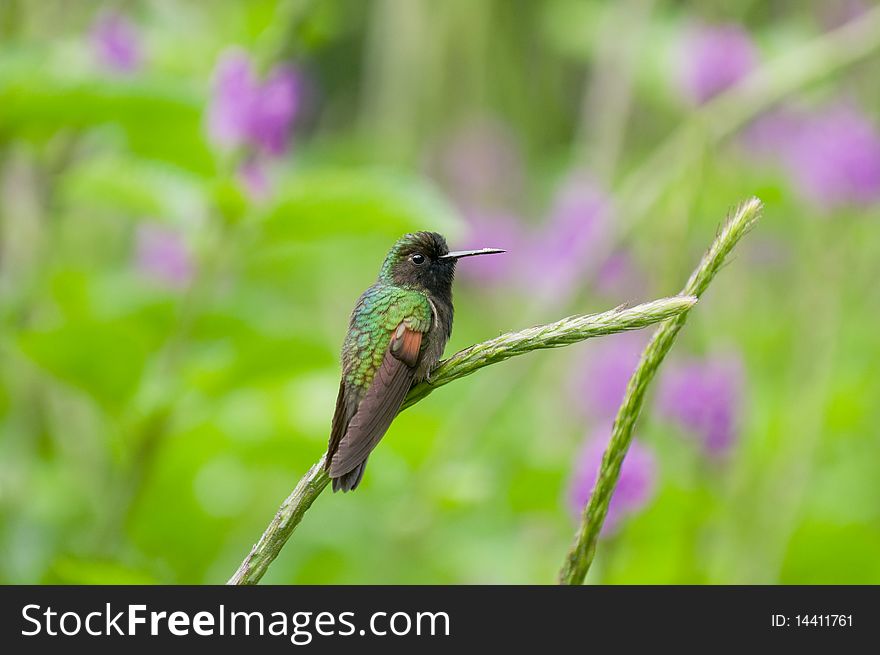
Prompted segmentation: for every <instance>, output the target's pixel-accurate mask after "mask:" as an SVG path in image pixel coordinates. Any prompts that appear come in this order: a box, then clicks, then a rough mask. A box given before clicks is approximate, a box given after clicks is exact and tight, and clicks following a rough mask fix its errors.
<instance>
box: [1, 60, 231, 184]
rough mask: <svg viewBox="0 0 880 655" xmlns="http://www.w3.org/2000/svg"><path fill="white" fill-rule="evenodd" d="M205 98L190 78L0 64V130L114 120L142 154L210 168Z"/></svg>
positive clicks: (32, 131)
mask: <svg viewBox="0 0 880 655" xmlns="http://www.w3.org/2000/svg"><path fill="white" fill-rule="evenodd" d="M203 106H204V100H203V98H202V97H200V95H199V94H198V93H196V92H195V91H194V89H193V88H192V86H191V85H183V84H181V83H179V82H172V81H169V80H162V79H153V78H147V77H137V78H133V79H120V78H118V77H107V78H103V79H101V78H98V79H90V78H85V79H79V80H69V79H66V78H59V77H55V76H52V75H48V74H46V73H45V72H44V71H43V70H42V67H41V66H40V64H39V62H36V63H35V64H34V65H33V66H32V67H19V68H14V69H9V68H3V67H0V138H2V137H8V136H10V135H12V134H14V135H15V136H16V137H18V138H22V137H24V138H28V139H33V140H37V141H45V140H48V139H51V138H52V137H54V136H55V135H56V134H57V133H58V132H60V131H62V130H70V129H74V130H81V129H88V128H93V127H96V126H100V125H107V124H113V125H117V126H119V127H120V128H121V129H122V131H123V133H124V135H125V138H126V142H127V145H128V148H129V149H130V150H131V151H132V152H135V153H137V154H139V155H142V156H144V157H147V158H154V159H159V160H162V161H166V162H169V163H173V164H176V165H178V166H181V167H183V168H185V169H187V170H191V171H195V172H198V173H202V174H211V173H212V172H213V171H214V170H215V165H214V158H213V155H212V154H211V152H210V151H209V149H208V146H207V144H206V142H205V139H204V138H203V133H204V131H203V129H202V111H203Z"/></svg>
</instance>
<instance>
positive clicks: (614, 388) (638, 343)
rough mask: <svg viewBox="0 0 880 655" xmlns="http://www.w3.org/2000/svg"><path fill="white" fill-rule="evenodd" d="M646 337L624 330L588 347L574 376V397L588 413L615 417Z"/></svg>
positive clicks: (591, 415) (600, 416)
mask: <svg viewBox="0 0 880 655" xmlns="http://www.w3.org/2000/svg"><path fill="white" fill-rule="evenodd" d="M645 341H646V338H645V336H644V335H642V334H639V333H637V332H623V333H621V334H615V335H613V336H609V337H606V338H604V339H601V340H599V342H598V343H597V344H595V345H594V346H593V347H592V348H589V349H588V357H587V358H586V359H585V360H584V361H583V362H581V363H579V364H578V366H577V368H576V370H575V375H574V376H573V378H572V382H573V384H572V385H571V399H572V401H573V403H574V405H575V407H578V408H580V409H581V410H582V411H583V413H584V414H585V415H586V416H589V417H592V418H598V419H613V418H614V417H615V416H616V415H617V410H618V409H619V408H620V403H621V402H622V401H623V394H624V393H625V392H626V386H627V384H629V379H630V377H632V374H633V372H635V370H636V366H637V365H638V363H639V358H640V357H641V355H642V350H643V349H644V346H645Z"/></svg>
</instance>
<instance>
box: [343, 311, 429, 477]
mask: <svg viewBox="0 0 880 655" xmlns="http://www.w3.org/2000/svg"><path fill="white" fill-rule="evenodd" d="M421 345H422V333H421V332H416V331H414V330H410V329H409V328H407V327H406V325H405V324H404V323H401V324H400V325H398V326H397V329H396V330H395V331H394V334H393V335H392V337H391V342H390V343H389V344H388V350H387V351H386V352H385V357H384V359H383V360H382V365H381V366H380V367H379V369H378V370H377V371H376V374H375V375H374V376H373V382H372V383H371V384H370V387H369V388H368V389H367V392H366V393H365V394H364V396H363V398H362V399H361V400H360V403H359V404H358V405H357V410H356V411H355V413H354V415H353V416H352V417H351V420H350V421H349V422H348V423H347V427H346V429H345V432H344V434H343V435H342V437H341V438H340V439H339V440H338V443H337V444H334V443H333V437H334V436H335V435H336V432H337V421H336V417H334V420H333V431H332V433H331V442H330V449H329V451H328V458H329V462H330V477H331V478H338V477H341V476H343V475H345V474H346V473H348V472H350V471H352V470H354V469H355V468H357V467H358V466H360V465H361V464H363V463H364V462H365V461H366V459H367V456H368V455H369V454H370V452H371V451H372V450H373V448H375V447H376V444H378V443H379V440H380V439H381V438H382V436H383V435H384V434H385V431H386V430H388V426H389V425H391V421H393V420H394V417H395V416H396V415H397V412H398V411H399V410H400V406H401V405H402V404H403V399H404V398H405V397H406V392H407V391H409V388H410V386H412V382H413V377H414V376H415V371H416V365H417V364H418V359H419V351H420V349H421ZM343 396H344V394H343V392H342V389H340V401H337V416H338V415H339V414H340V407H339V404H338V403H339V402H342V404H343V405H345V404H346V403H345V401H344V399H343ZM343 419H344V416H342V417H340V422H341V421H342V420H343ZM334 445H335V447H334Z"/></svg>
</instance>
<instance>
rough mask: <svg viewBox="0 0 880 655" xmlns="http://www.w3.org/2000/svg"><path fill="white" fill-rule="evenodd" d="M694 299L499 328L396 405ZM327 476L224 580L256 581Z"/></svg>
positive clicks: (315, 469) (680, 308)
mask: <svg viewBox="0 0 880 655" xmlns="http://www.w3.org/2000/svg"><path fill="white" fill-rule="evenodd" d="M696 302H697V299H696V297H694V296H691V295H684V296H675V297H672V298H662V299H660V300H654V301H652V302H647V303H644V304H642V305H637V306H635V307H629V308H623V307H618V308H617V309H612V310H610V311H607V312H602V313H600V314H585V315H577V316H569V317H568V318H564V319H562V320H560V321H557V322H555V323H550V324H548V325H540V326H538V327H532V328H527V329H525V330H521V331H519V332H508V333H506V334H502V335H501V336H498V337H495V338H494V339H489V340H488V341H484V342H482V343H478V344H476V345H473V346H471V347H470V348H465V349H464V350H462V351H460V352H457V353H456V354H454V355H452V357H450V358H448V359H445V360H443V361H442V362H440V363H439V364H437V366H436V367H435V368H434V370H433V371H432V372H431V379H430V382H428V381H425V382H420V383H419V384H416V385H414V386H413V388H412V389H410V391H409V394H408V395H407V397H406V400H405V401H404V404H403V408H402V409H401V411H403V410H404V409H406V408H407V407H411V406H412V405H414V404H416V403H417V402H419V401H420V400H422V399H424V398H425V397H427V396H428V394H430V393H431V392H432V391H434V389H437V388H438V387H442V386H443V385H446V384H449V383H450V382H453V381H454V380H458V379H459V378H463V377H465V376H468V375H470V374H471V373H475V372H476V371H478V370H480V369H481V368H483V367H484V366H489V365H490V364H497V363H498V362H503V361H504V360H505V359H510V358H511V357H516V356H517V355H524V354H526V353H528V352H532V351H533V350H543V349H546V348H561V347H562V346H568V345H570V344H573V343H577V342H579V341H583V340H585V339H590V338H592V337H599V336H603V335H606V334H615V333H617V332H625V331H628V330H638V329H641V328H645V327H648V326H649V325H654V324H655V323H659V322H661V321H665V320H667V319H670V318H673V317H676V316H680V315H682V314H683V313H685V312H687V310H689V309H690V308H691V307H692V306H693V305H694V303H696ZM329 481H330V478H329V476H328V475H327V472H326V471H325V470H324V458H323V457H322V458H321V459H320V460H319V461H318V462H317V463H316V464H314V465H313V466H312V468H310V469H309V471H308V473H306V474H305V475H304V476H303V478H302V479H301V480H300V481H299V483H298V484H297V485H296V488H295V489H294V490H293V492H292V493H291V494H290V495H289V496H288V497H287V498H286V499H285V501H284V502H283V503H282V505H281V507H280V508H279V509H278V512H276V514H275V517H274V518H273V519H272V521H271V523H269V527H267V528H266V530H265V532H263V535H262V536H261V537H260V540H259V541H258V542H257V543H256V544H254V546H253V548H251V551H250V553H248V555H247V557H245V558H244V561H243V562H242V563H241V566H239V567H238V570H237V571H236V572H235V573H234V574H233V576H232V577H231V578H230V579H229V582H228V583H227V584H230V585H246V584H256V583H257V582H259V580H260V578H262V577H263V575H264V574H265V573H266V570H267V569H268V568H269V565H270V564H271V563H272V562H273V561H274V560H275V558H276V557H278V553H280V552H281V549H282V547H283V546H284V544H285V543H287V540H288V539H290V536H291V535H292V534H293V531H294V530H295V529H296V526H297V525H299V522H300V521H302V518H303V516H304V515H305V513H306V512H307V511H308V509H309V507H311V505H312V503H313V502H315V499H316V498H317V497H318V496H319V495H320V493H321V492H322V491H323V490H324V488H325V487H326V486H327V483H328V482H329Z"/></svg>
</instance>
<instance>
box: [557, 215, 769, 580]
mask: <svg viewBox="0 0 880 655" xmlns="http://www.w3.org/2000/svg"><path fill="white" fill-rule="evenodd" d="M761 208H762V205H761V201H760V200H758V199H757V198H751V199H750V200H747V201H746V202H744V203H743V204H741V205H740V206H739V207H737V208H736V210H735V211H734V212H733V213H732V215H730V216H729V217H728V219H727V221H726V222H725V223H724V225H723V226H722V227H721V230H720V231H719V232H718V235H717V236H716V237H715V241H714V242H713V243H712V246H711V247H710V248H709V250H708V252H706V254H705V255H704V256H703V259H702V261H701V262H700V265H699V266H698V267H697V269H696V270H695V271H694V272H693V273H692V274H691V277H690V279H689V280H688V282H687V284H686V285H685V286H684V289H682V295H686V296H696V297H697V298H699V297H700V296H701V295H702V294H703V292H704V291H705V290H706V288H707V287H708V286H709V284H710V283H711V282H712V279H713V278H714V277H715V274H716V273H717V272H718V271H719V269H720V268H721V267H722V265H723V264H724V260H725V259H726V258H727V256H728V255H729V254H730V252H731V251H732V250H733V249H734V247H736V244H737V243H739V240H740V239H742V237H743V236H744V235H745V234H746V233H747V232H748V231H749V229H750V228H751V227H752V226H753V225H754V224H755V221H757V220H758V218H759V216H760V214H761ZM687 316H688V311H684V312H682V313H680V314H678V315H677V316H676V317H675V318H672V319H670V320H669V321H667V322H666V323H664V324H663V325H661V326H660V328H659V329H658V330H657V331H656V332H655V333H654V336H653V337H652V338H651V341H650V342H649V343H648V345H647V347H646V348H645V351H644V352H643V353H642V358H641V361H640V362H639V365H638V367H637V368H636V371H635V373H633V376H632V378H630V381H629V385H628V386H627V389H626V394H625V395H624V398H623V403H622V404H621V406H620V409H619V410H618V412H617V418H616V419H615V421H614V428H613V429H612V432H611V440H610V441H609V443H608V448H607V449H606V450H605V455H604V457H603V458H602V464H601V466H600V468H599V475H598V477H597V479H596V485H595V486H594V487H593V492H592V494H591V495H590V500H589V502H588V503H587V506H586V507H585V508H584V513H583V517H582V519H581V524H580V527H579V529H578V532H577V535H576V537H575V542H574V545H573V546H572V548H571V550H570V551H569V553H568V557H567V558H566V560H565V563H564V564H563V567H562V570H561V571H560V573H559V581H560V583H562V584H581V583H583V581H584V577H586V575H587V571H588V570H589V568H590V564H591V563H592V561H593V556H594V555H595V553H596V543H597V541H598V539H599V532H600V530H601V529H602V524H603V523H604V521H605V516H606V515H607V514H608V505H609V503H610V502H611V496H612V495H613V493H614V488H615V486H616V485H617V479H618V477H619V476H620V467H621V465H622V464H623V459H624V457H626V453H627V450H628V449H629V445H630V442H631V441H632V434H633V426H634V425H635V422H636V420H637V419H638V417H639V413H640V412H641V409H642V405H643V404H644V400H645V392H646V391H647V388H648V385H649V384H650V383H651V380H653V379H654V376H655V375H656V373H657V369H658V368H659V366H660V364H661V363H662V362H663V358H664V357H666V353H668V352H669V349H670V348H671V347H672V343H673V342H674V341H675V337H676V336H677V335H678V333H679V331H680V330H681V328H682V327H683V326H684V324H685V321H686V320H687Z"/></svg>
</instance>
